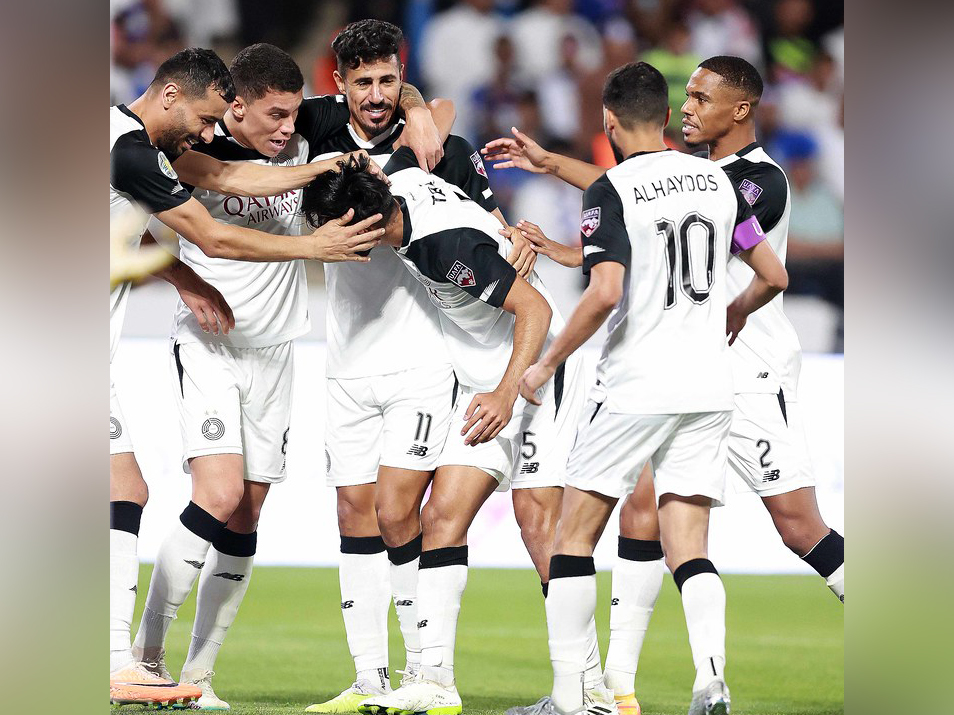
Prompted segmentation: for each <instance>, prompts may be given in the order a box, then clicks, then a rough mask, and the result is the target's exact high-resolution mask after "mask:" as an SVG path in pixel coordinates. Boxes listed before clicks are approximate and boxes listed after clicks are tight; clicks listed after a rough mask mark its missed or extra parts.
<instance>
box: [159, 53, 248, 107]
mask: <svg viewBox="0 0 954 715" xmlns="http://www.w3.org/2000/svg"><path fill="white" fill-rule="evenodd" d="M169 82H175V83H176V84H177V85H179V87H180V88H181V89H182V91H183V92H184V93H185V95H186V96H187V97H193V98H195V97H204V96H205V93H206V92H207V91H208V90H209V87H212V88H213V89H214V90H215V91H216V92H218V93H219V94H220V95H221V96H222V99H224V100H225V101H226V102H231V101H232V100H233V99H235V85H234V84H233V83H232V75H231V74H229V70H228V67H226V66H225V63H224V62H223V61H222V59H221V58H220V57H219V56H218V55H217V54H215V53H214V52H213V51H212V50H206V49H203V48H201V47H189V48H187V49H184V50H180V51H179V52H176V53H175V54H174V55H173V56H172V57H170V58H169V59H167V60H166V61H165V62H163V63H162V64H161V65H159V69H157V70H156V76H155V77H154V78H153V80H152V82H151V83H150V85H149V87H150V88H155V87H162V86H163V85H165V84H167V83H169Z"/></svg>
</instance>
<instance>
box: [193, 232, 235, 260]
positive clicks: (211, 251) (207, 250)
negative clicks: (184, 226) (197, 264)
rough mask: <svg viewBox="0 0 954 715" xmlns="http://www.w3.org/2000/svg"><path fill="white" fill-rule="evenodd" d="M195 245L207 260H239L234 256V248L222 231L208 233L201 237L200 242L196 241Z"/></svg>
mask: <svg viewBox="0 0 954 715" xmlns="http://www.w3.org/2000/svg"><path fill="white" fill-rule="evenodd" d="M196 245H197V246H198V247H199V248H201V249H202V253H204V254H205V255H207V256H208V257H209V258H232V259H236V258H239V256H237V255H236V251H235V247H234V246H233V245H232V242H231V241H229V238H228V235H227V234H226V233H225V232H224V231H214V232H210V233H209V234H207V235H206V236H204V237H203V239H202V241H201V242H199V241H197V242H196Z"/></svg>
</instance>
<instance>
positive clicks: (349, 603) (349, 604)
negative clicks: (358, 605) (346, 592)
mask: <svg viewBox="0 0 954 715" xmlns="http://www.w3.org/2000/svg"><path fill="white" fill-rule="evenodd" d="M353 606H354V601H342V602H341V609H342V610H344V609H346V608H352V607H353Z"/></svg>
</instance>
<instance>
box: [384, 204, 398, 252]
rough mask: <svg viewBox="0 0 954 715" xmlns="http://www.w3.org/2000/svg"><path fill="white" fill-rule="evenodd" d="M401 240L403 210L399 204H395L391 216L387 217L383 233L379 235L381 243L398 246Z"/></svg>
mask: <svg viewBox="0 0 954 715" xmlns="http://www.w3.org/2000/svg"><path fill="white" fill-rule="evenodd" d="M403 242H404V212H403V211H402V210H401V207H400V206H395V208H394V211H393V212H392V213H391V218H390V219H388V222H387V224H386V225H385V227H384V235H383V236H381V243H384V244H387V245H388V246H394V247H395V248H400V247H401V244H402V243H403Z"/></svg>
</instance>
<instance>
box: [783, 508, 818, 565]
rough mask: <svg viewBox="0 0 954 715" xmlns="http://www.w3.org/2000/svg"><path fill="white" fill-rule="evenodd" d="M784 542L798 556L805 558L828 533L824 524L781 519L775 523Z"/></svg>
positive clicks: (795, 519)
mask: <svg viewBox="0 0 954 715" xmlns="http://www.w3.org/2000/svg"><path fill="white" fill-rule="evenodd" d="M775 524H776V527H777V528H778V533H779V536H781V537H782V542H783V543H784V544H785V546H786V547H788V549H789V550H790V551H793V552H794V553H795V555H796V556H804V555H805V554H807V553H808V552H809V551H811V550H812V547H814V546H815V544H817V543H818V542H819V541H821V539H822V538H824V536H825V535H826V534H827V533H828V527H827V526H825V524H824V523H822V522H818V523H815V520H808V519H799V518H797V517H796V518H791V519H780V520H776V522H775Z"/></svg>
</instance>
